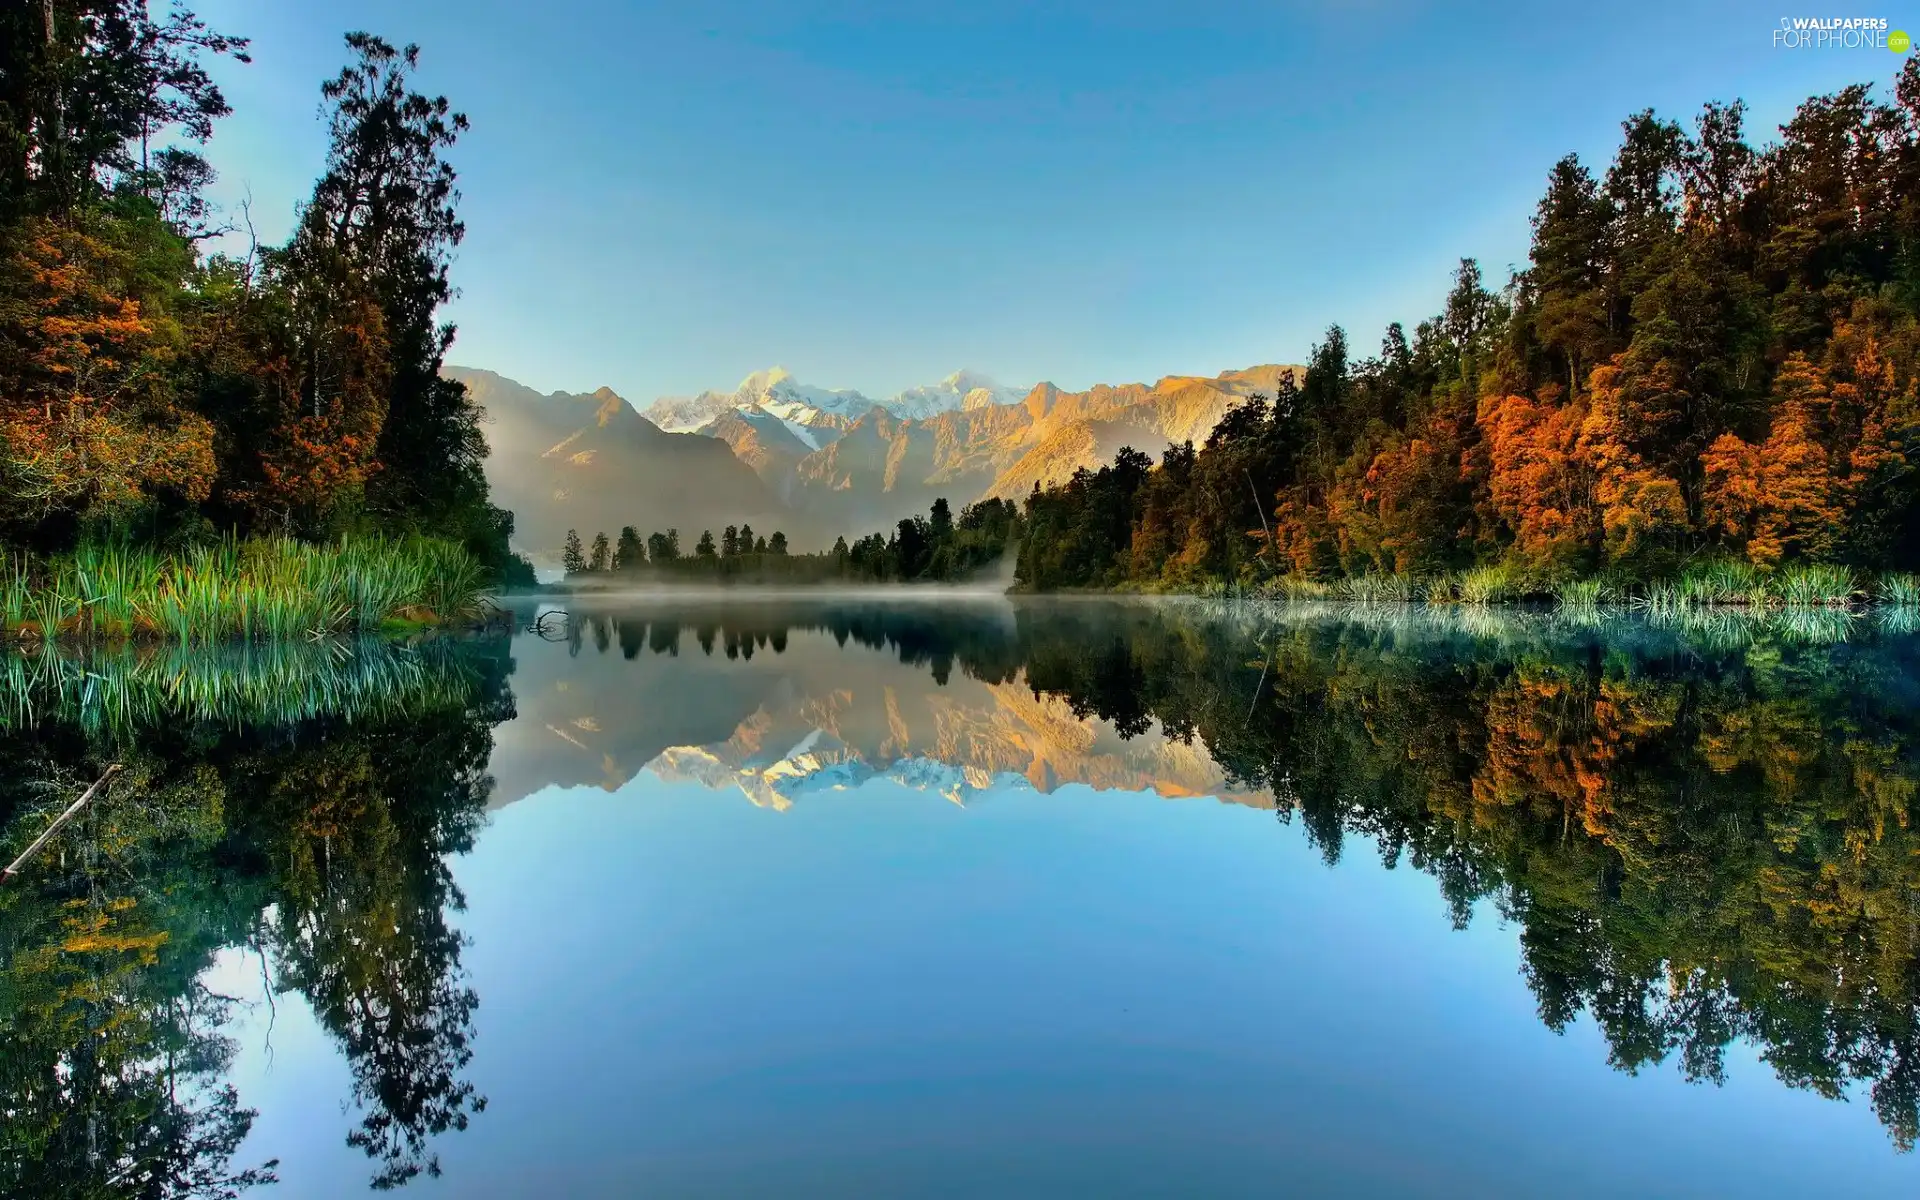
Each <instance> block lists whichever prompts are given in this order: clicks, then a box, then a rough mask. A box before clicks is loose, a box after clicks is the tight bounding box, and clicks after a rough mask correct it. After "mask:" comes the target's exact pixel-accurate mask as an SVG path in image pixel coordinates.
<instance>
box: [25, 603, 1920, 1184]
mask: <svg viewBox="0 0 1920 1200" xmlns="http://www.w3.org/2000/svg"><path fill="white" fill-rule="evenodd" d="M546 628H548V629H550V630H551V631H553V632H552V637H551V639H549V638H545V637H541V636H537V635H534V634H532V633H526V632H522V633H520V634H517V635H516V636H515V637H514V638H512V639H511V640H510V641H509V640H507V639H494V640H479V641H465V640H459V639H445V640H439V641H429V642H426V643H423V644H421V645H414V646H401V645H394V644H389V643H380V642H368V643H356V644H353V645H349V646H322V647H306V648H298V647H293V648H281V649H261V648H242V649H239V650H229V651H222V652H210V651H202V652H188V651H181V650H177V649H176V650H167V651H156V650H150V649H149V650H139V651H127V652H105V651H103V652H99V653H96V654H92V655H89V656H86V657H83V658H79V659H63V658H58V657H54V656H50V655H49V656H28V657H13V658H7V659H0V673H5V674H6V679H7V682H8V685H9V699H8V701H7V704H6V706H5V708H4V709H0V821H3V822H4V825H3V826H0V828H4V831H5V835H4V841H5V845H4V847H0V849H3V850H5V852H6V857H7V858H9V859H10V858H11V857H12V856H13V854H15V853H18V852H19V850H20V849H21V848H23V847H24V846H25V845H26V843H27V842H29V841H31V840H32V838H33V837H34V836H35V835H36V834H37V833H38V832H39V830H40V829H42V828H44V827H45V824H46V821H47V819H48V817H49V816H50V814H51V813H52V812H55V811H57V810H58V808H59V807H61V806H63V805H64V803H65V802H66V800H67V799H69V798H70V797H71V796H72V795H73V794H74V793H75V792H76V791H77V790H78V787H80V786H84V784H85V782H86V781H88V780H90V779H92V778H94V777H96V776H97V775H98V774H99V773H100V771H101V770H103V769H104V767H105V765H106V764H108V763H113V762H117V763H120V764H121V765H122V767H123V778H122V779H121V780H120V782H118V783H116V785H115V786H114V787H113V788H112V789H110V791H109V792H108V793H107V795H106V797H105V798H104V799H103V800H101V801H100V802H98V803H96V804H95V805H93V806H92V808H91V809H89V810H88V811H87V812H86V813H85V814H84V815H83V816H82V817H81V819H80V820H79V821H77V822H76V823H75V824H74V825H73V826H72V827H70V829H69V830H68V831H67V832H66V833H64V834H63V835H62V837H61V839H60V842H59V847H60V848H59V849H57V850H50V851H49V852H48V853H47V854H46V855H43V856H42V857H41V858H40V859H38V860H36V861H35V862H34V863H33V864H32V865H31V867H30V868H29V869H28V870H27V871H26V872H25V874H24V876H23V878H22V879H21V880H20V881H18V882H17V883H16V884H14V885H12V886H10V887H8V888H7V889H5V890H4V891H0V956H3V957H0V1091H4V1096H0V1111H4V1112H5V1113H6V1114H7V1120H6V1122H5V1130H4V1132H0V1172H4V1174H0V1193H4V1194H5V1195H9V1196H11V1195H50V1196H51V1195H89V1196H120V1195H125V1196H136V1195H138V1196H149V1195H156V1196H157V1195H190V1194H219V1193H221V1192H223V1191H233V1190H245V1189H246V1188H248V1187H250V1186H251V1185H253V1184H256V1183H261V1182H264V1181H266V1180H267V1179H268V1178H270V1177H271V1176H272V1175H273V1174H274V1171H275V1167H274V1166H273V1165H272V1164H271V1163H269V1162H268V1161H267V1160H269V1159H271V1158H272V1157H273V1155H274V1154H275V1148H274V1147H273V1146H270V1145H261V1144H259V1139H258V1138H254V1139H249V1137H248V1134H249V1131H250V1129H251V1128H252V1125H253V1123H254V1120H255V1114H254V1113H253V1111H252V1110H251V1109H250V1108H249V1107H248V1097H247V1096H245V1095H241V1094H239V1092H238V1091H236V1090H235V1088H234V1086H233V1085H232V1084H231V1082H230V1080H229V1075H230V1074H231V1067H232V1064H233V1062H234V1060H235V1057H236V1055H237V1054H238V1053H239V1051H240V1047H239V1045H238V1043H237V1041H236V1038H235V1035H234V1033H233V1032H232V1023H233V1021H234V1019H235V1010H236V1007H237V1006H238V1005H239V1004H240V1001H238V1000H236V999H235V998H233V997H231V996H229V995H226V994H223V993H222V992H220V991H219V990H218V989H217V988H216V987H215V986H214V984H213V982H211V980H212V978H213V975H214V974H215V973H214V972H211V971H210V968H211V967H212V966H213V965H214V964H215V962H216V960H218V959H221V957H222V956H223V955H224V956H226V957H227V958H228V959H231V958H232V957H233V956H234V955H235V954H236V953H243V954H244V955H245V956H247V957H248V959H249V960H250V961H254V962H255V964H256V965H255V967H254V969H255V970H256V971H257V972H265V973H266V977H267V978H268V979H270V981H271V994H273V995H275V996H277V997H280V998H282V1000H283V1001H284V999H285V998H288V997H293V996H297V997H298V998H299V999H300V1001H301V1002H302V1003H304V1004H305V1005H306V1006H307V1007H308V1008H309V1009H310V1010H311V1012H312V1014H313V1018H314V1021H315V1023H316V1024H317V1026H318V1027H319V1028H320V1029H321V1030H323V1031H324V1032H325V1034H326V1036H327V1038H328V1040H329V1044H330V1045H331V1046H332V1048H333V1052H334V1053H336V1054H337V1055H339V1056H340V1058H341V1060H342V1061H343V1062H344V1063H345V1065H346V1069H347V1073H348V1078H349V1080H350V1084H349V1094H347V1095H344V1096H341V1097H339V1099H340V1100H341V1101H343V1102H344V1103H345V1104H346V1106H347V1108H348V1110H349V1113H348V1116H347V1117H346V1118H344V1119H343V1121H342V1125H341V1128H340V1130H339V1135H338V1136H340V1137H342V1138H344V1139H345V1140H346V1141H347V1142H348V1144H350V1145H351V1146H353V1147H356V1148H357V1149H358V1150H360V1151H362V1152H364V1154H365V1155H366V1156H367V1161H368V1172H367V1173H368V1176H369V1179H370V1181H371V1182H372V1183H374V1184H375V1185H376V1186H394V1185H398V1184H403V1183H406V1182H408V1181H409V1180H413V1179H415V1178H416V1177H418V1176H420V1175H422V1174H429V1175H431V1174H437V1173H439V1170H440V1163H439V1160H438V1157H437V1155H438V1154H439V1153H440V1152H441V1150H443V1149H445V1148H446V1145H445V1143H446V1139H447V1138H448V1137H451V1136H453V1135H454V1134H455V1131H458V1130H460V1129H464V1128H467V1127H468V1125H469V1124H470V1123H484V1122H486V1121H487V1120H488V1119H489V1118H488V1117H487V1116H485V1115H481V1114H482V1113H483V1110H484V1109H485V1106H486V1098H485V1097H484V1096H483V1095H482V1094H481V1089H480V1088H479V1087H478V1086H477V1085H476V1083H475V1082H474V1079H473V1071H474V1058H475V1055H476V1053H479V1054H481V1055H482V1056H484V1054H485V1049H484V1047H485V1043H484V1042H479V1043H476V1041H475V1019H476V1018H475V1012H476V1006H477V1005H478V1003H479V1000H480V997H479V995H478V994H477V991H476V988H475V986H474V984H473V981H472V979H471V978H470V977H469V974H468V971H467V969H466V967H465V966H464V965H463V951H464V950H465V949H467V948H468V947H469V945H470V940H469V939H470V938H481V939H484V938H485V937H486V936H487V931H486V928H485V927H481V928H479V929H477V930H469V931H467V932H464V933H463V932H461V927H460V926H459V925H458V924H457V923H456V921H455V920H454V919H453V914H457V913H459V912H460V911H461V909H462V907H463V905H464V901H465V897H464V896H463V895H462V892H461V890H460V888H459V887H458V886H457V885H456V884H455V882H454V870H453V864H455V863H457V862H458V861H459V857H460V856H461V855H464V854H466V853H467V852H468V851H469V850H470V849H471V848H472V847H473V845H474V843H475V839H476V838H477V837H480V836H482V832H481V831H482V830H483V828H484V826H485V825H486V823H487V821H488V819H489V817H488V810H489V809H495V810H497V809H500V808H502V807H504V806H507V805H511V804H514V803H515V802H516V801H520V800H523V799H525V798H527V797H529V796H531V795H533V794H534V793H537V792H542V791H543V790H545V789H549V788H552V787H555V786H558V787H563V788H564V787H579V786H587V787H597V788H604V789H607V790H609V791H613V790H618V789H623V788H624V787H626V786H627V785H629V783H630V781H633V780H635V779H637V778H641V777H647V778H652V779H656V780H662V781H667V782H683V783H694V784H698V785H703V786H705V787H707V788H710V789H713V790H715V791H716V792H718V793H721V794H722V795H729V796H736V797H738V796H744V798H745V799H746V800H749V801H751V802H752V803H753V804H756V805H760V806H763V807H765V808H769V809H776V810H785V809H789V808H792V807H797V806H807V805H813V804H826V803H832V802H833V801H832V798H833V796H834V795H835V794H837V793H839V792H841V791H843V790H849V789H858V788H860V787H861V786H862V785H863V784H865V783H866V782H868V781H869V780H873V779H876V778H884V779H887V780H891V781H892V782H893V783H895V784H898V785H902V786H904V787H906V788H908V789H911V790H912V791H915V792H919V793H923V794H925V795H926V796H928V797H929V799H930V800H933V801H934V802H936V803H938V802H945V801H951V802H953V803H956V804H961V805H970V804H975V803H980V802H991V803H993V804H996V805H1000V804H1018V803H1020V802H1021V801H1020V799H1019V796H1020V794H1021V793H1023V792H1029V791H1032V792H1040V793H1047V792H1052V791H1054V790H1055V789H1058V788H1061V787H1064V786H1067V785H1072V784H1078V785H1085V786H1087V787H1089V788H1092V789H1095V790H1098V791H1105V790H1111V789H1117V790H1122V791H1128V792H1138V791H1152V792H1155V793H1158V794H1159V795H1161V796H1163V797H1169V798H1172V797H1216V798H1218V799H1220V800H1223V801H1228V802H1232V803H1235V804H1240V805H1247V806H1253V807H1260V808H1270V809H1274V810H1275V811H1276V816H1277V819H1278V820H1280V821H1284V822H1288V823H1291V824H1294V825H1296V826H1298V827H1299V828H1301V829H1303V830H1304V832H1305V834H1306V836H1307V838H1308V839H1309V840H1310V842H1311V844H1312V846H1313V847H1314V848H1315V849H1316V850H1317V852H1318V853H1319V855H1320V856H1321V857H1323V858H1324V859H1325V860H1326V861H1327V862H1328V863H1334V862H1337V861H1339V860H1341V858H1342V857H1343V856H1345V855H1349V854H1369V855H1377V856H1379V857H1380V858H1381V859H1382V860H1383V861H1385V862H1387V863H1389V864H1405V865H1407V866H1411V867H1413V868H1415V869H1416V870H1418V871H1420V872H1424V873H1425V874H1426V875H1428V876H1430V877H1431V878H1432V880H1433V885H1434V886H1436V887H1437V889H1438V891H1439V893H1440V894H1441V895H1442V896H1443V897H1444V899H1445V902H1446V905H1447V908H1448V909H1449V911H1450V912H1451V914H1452V918H1453V921H1454V923H1455V924H1456V925H1459V926H1465V925H1467V924H1468V923H1469V922H1470V921H1474V920H1486V919H1500V920H1504V921H1506V922H1508V923H1509V924H1510V925H1511V927H1512V928H1514V929H1515V930H1516V931H1517V935H1518V942H1519V953H1520V958H1521V965H1522V972H1523V975H1524V979H1525V984H1526V986H1527V987H1528V988H1530V989H1531V992H1532V995H1533V999H1534V1002H1535V1004H1536V1006H1537V1012H1538V1016H1539V1019H1540V1021H1542V1022H1544V1023H1545V1024H1546V1025H1547V1026H1549V1027H1551V1028H1553V1029H1556V1030H1560V1029H1567V1028H1569V1027H1571V1026H1572V1025H1573V1024H1574V1023H1576V1021H1578V1020H1579V1019H1581V1018H1582V1017H1583V1016H1585V1017H1588V1018H1590V1019H1591V1020H1592V1021H1593V1023H1594V1024H1595V1026H1596V1027H1597V1028H1598V1029H1599V1031H1600V1032H1601V1034H1602V1036H1603V1038H1604V1042H1605V1046H1606V1053H1607V1057H1608V1059H1609V1062H1610V1064H1611V1065H1612V1066H1613V1067H1615V1068H1618V1069H1621V1070H1624V1071H1640V1070H1643V1069H1647V1068H1652V1067H1654V1066H1656V1065H1663V1069H1668V1070H1677V1071H1679V1072H1681V1073H1682V1074H1684V1076H1685V1077H1687V1078H1689V1079H1696V1080H1701V1081H1708V1082H1718V1081H1720V1080H1722V1079H1723V1078H1724V1077H1725V1075H1726V1073H1727V1066H1726V1059H1727V1055H1728V1053H1729V1051H1730V1049H1731V1048H1732V1047H1734V1046H1735V1045H1736V1044H1738V1043H1740V1042H1743V1041H1744V1042H1746V1043H1749V1044H1751V1045H1752V1046H1753V1047H1754V1048H1755V1049H1756V1050H1757V1053H1758V1054H1759V1055H1760V1056H1761V1057H1762V1058H1763V1059H1764V1060H1765V1062H1766V1063H1767V1064H1768V1066H1769V1067H1770V1068H1771V1070H1772V1072H1773V1073H1774V1074H1775V1075H1776V1076H1777V1078H1778V1080H1779V1081H1780V1083H1781V1084H1784V1085H1785V1086H1787V1087H1789V1088H1794V1089H1805V1090H1807V1091H1810V1092H1813V1093H1816V1094H1819V1095H1822V1096H1826V1097H1831V1098H1834V1099H1842V1098H1846V1097H1853V1098H1854V1099H1856V1100H1858V1101H1863V1102H1864V1104H1865V1106H1866V1107H1867V1108H1868V1109H1870V1110H1871V1112H1872V1113H1873V1114H1874V1115H1875V1116H1876V1117H1877V1118H1878V1120H1879V1122H1880V1124H1881V1125H1882V1126H1884V1129H1885V1131H1886V1133H1887V1135H1888V1137H1889V1138H1890V1140H1891V1143H1892V1149H1893V1150H1896V1151H1906V1150H1910V1149H1911V1147H1912V1144H1913V1142H1914V1139H1915V1137H1916V1135H1917V1134H1920V1024H1917V1023H1916V1007H1915V997H1916V991H1915V989H1916V984H1917V983H1920V976H1916V961H1917V956H1916V942H1917V939H1920V905H1916V903H1915V900H1914V897H1915V888H1916V885H1920V833H1917V832H1916V830H1915V828H1914V822H1913V821H1912V819H1911V818H1912V817H1913V816H1914V807H1915V784H1916V781H1920V753H1917V752H1916V743H1915V739H1916V732H1917V730H1916V725H1920V642H1916V641H1915V640H1914V639H1913V638H1911V637H1909V636H1906V635H1902V634H1896V633H1890V632H1887V631H1884V630H1877V629H1874V628H1871V627H1869V626H1867V625H1865V624H1860V625H1858V626H1857V627H1854V628H1850V629H1847V630H1844V631H1842V632H1844V634H1845V638H1844V640H1836V638H1835V637H1834V634H1833V631H1832V630H1825V631H1824V632H1822V631H1816V632H1817V633H1818V634H1819V636H1810V635H1809V634H1808V632H1807V631H1805V630H1796V629H1794V628H1790V627H1763V628H1744V629H1732V630H1729V629H1715V630H1707V631H1701V630H1675V629H1662V628H1658V627H1654V626H1650V625H1648V624H1645V623H1643V622H1640V621H1637V620H1634V619H1631V618H1627V617H1601V616H1593V617H1591V618H1589V619H1587V620H1578V619H1562V618H1557V617H1550V616H1544V615H1538V614H1526V613H1484V612H1472V611H1468V612H1463V613H1448V612H1444V611H1433V612H1429V611H1426V610H1422V609H1417V608H1414V609H1407V608H1398V607H1394V608H1380V609H1360V610H1349V611H1345V612H1339V611H1321V610H1315V609H1298V610H1282V611H1256V610H1250V609H1235V608H1231V607H1222V608H1217V609H1207V608H1203V607H1201V606H1197V605H1191V604H1157V603H1145V602H1141V603H1118V602H1103V601H1085V602H1075V601H1057V602H1048V603H1031V604H1028V603H1023V604H1017V605H1016V604H1012V603H1002V602H982V603H951V604H934V603H914V604H885V603H877V602H876V603H861V602H851V601H844V600H841V601H828V600H822V601H820V602H813V603H803V602H795V601H782V602H779V603H753V602H751V601H746V600H742V601H736V602H724V603H723V602H702V603H690V602H686V601H682V602H678V603H670V602H668V601H666V600H654V601H636V602H632V603H628V604H621V603H618V602H614V601H605V602H601V603H600V604H597V605H596V604H583V605H577V606H575V610H574V611H573V613H572V614H571V617H570V618H569V619H566V620H555V621H552V622H549V623H548V624H547V626H546ZM1317 919H1319V920H1322V921H1333V922H1337V921H1338V919H1339V918H1338V914H1320V915H1319V917H1318V918H1317ZM1776 1086H1777V1085H1776ZM256 1151H257V1153H256ZM287 1182H288V1183H289V1184H296V1183H297V1182H298V1181H297V1180H293V1179H289V1180H288V1181H287Z"/></svg>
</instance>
